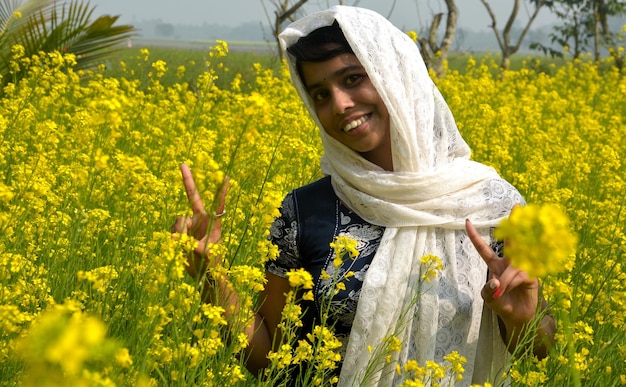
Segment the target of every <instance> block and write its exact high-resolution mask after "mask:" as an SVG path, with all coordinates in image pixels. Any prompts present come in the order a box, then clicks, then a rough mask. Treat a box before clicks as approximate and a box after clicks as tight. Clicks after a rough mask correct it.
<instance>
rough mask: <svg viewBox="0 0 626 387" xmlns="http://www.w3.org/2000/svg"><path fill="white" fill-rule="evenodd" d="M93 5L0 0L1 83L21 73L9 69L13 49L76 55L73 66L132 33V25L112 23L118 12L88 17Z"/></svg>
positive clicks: (96, 58)
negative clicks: (95, 17) (22, 48)
mask: <svg viewBox="0 0 626 387" xmlns="http://www.w3.org/2000/svg"><path fill="white" fill-rule="evenodd" d="M94 9H95V7H90V6H89V3H88V2H83V1H71V2H66V1H55V0H26V1H21V0H0V76H2V79H0V86H3V85H6V84H7V83H8V82H9V81H11V80H13V81H16V80H18V79H20V78H21V77H22V76H23V75H24V74H23V72H20V73H11V65H10V62H11V58H12V49H13V47H14V46H15V45H21V46H22V47H24V55H25V56H26V57H30V56H32V55H34V54H37V53H39V52H41V51H43V52H53V51H60V52H63V53H71V54H75V55H76V62H77V64H76V68H79V69H80V68H88V67H91V66H94V65H95V64H97V63H99V62H100V61H101V60H102V59H103V58H105V57H107V56H108V55H110V54H111V52H112V51H113V49H114V47H115V46H116V45H117V44H118V43H120V42H123V41H125V40H127V39H128V38H130V37H131V36H133V35H134V33H135V29H134V28H133V27H132V26H128V25H120V26H114V24H115V22H116V21H117V19H118V18H119V16H108V15H104V16H100V17H98V18H97V19H95V20H94V21H90V20H91V17H92V15H93V11H94Z"/></svg>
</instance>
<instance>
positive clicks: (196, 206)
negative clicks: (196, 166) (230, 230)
mask: <svg viewBox="0 0 626 387" xmlns="http://www.w3.org/2000/svg"><path fill="white" fill-rule="evenodd" d="M180 171H181V173H182V176H183V184H184V186H185V192H186V193H187V199H188V200H189V204H190V206H191V210H192V216H191V218H190V217H188V216H181V217H178V218H177V219H176V221H175V222H174V224H173V225H172V227H171V232H172V234H188V235H189V236H192V237H193V238H194V239H195V240H197V241H198V246H197V247H196V248H195V249H194V254H193V256H190V257H189V262H188V265H187V267H186V268H187V272H188V273H189V275H191V276H192V277H196V276H198V274H203V273H204V272H205V271H206V270H207V269H208V268H209V267H212V266H214V265H215V261H214V259H215V257H210V254H209V253H210V251H209V250H208V249H209V246H210V245H211V244H216V243H219V242H220V240H221V238H222V220H221V219H220V217H221V216H222V215H224V211H225V209H224V207H225V201H226V193H227V192H228V186H229V178H228V177H226V178H225V179H224V183H223V184H222V186H221V187H220V189H221V192H219V198H218V200H217V206H216V208H215V210H214V212H212V213H211V214H208V213H207V212H206V210H205V208H204V204H203V203H202V198H201V197H200V193H199V192H198V189H197V187H196V183H195V181H194V180H193V175H192V174H191V170H190V169H189V166H188V165H187V164H182V165H181V166H180ZM207 231H208V232H207ZM173 237H176V235H173Z"/></svg>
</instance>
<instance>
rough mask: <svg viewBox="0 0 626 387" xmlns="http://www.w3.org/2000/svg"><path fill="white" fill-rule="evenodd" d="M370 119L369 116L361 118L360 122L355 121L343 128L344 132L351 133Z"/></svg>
mask: <svg viewBox="0 0 626 387" xmlns="http://www.w3.org/2000/svg"><path fill="white" fill-rule="evenodd" d="M368 119H369V116H363V117H361V118H359V119H358V120H354V121H352V122H350V123H349V124H348V125H346V126H344V127H343V131H344V132H349V131H351V130H352V129H354V128H356V127H357V126H359V125H361V124H362V123H364V122H365V121H367V120H368Z"/></svg>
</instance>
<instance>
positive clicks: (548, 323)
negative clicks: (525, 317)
mask: <svg viewBox="0 0 626 387" xmlns="http://www.w3.org/2000/svg"><path fill="white" fill-rule="evenodd" d="M538 314H539V317H536V318H535V319H534V320H532V321H530V322H524V323H519V322H513V321H505V320H503V319H502V318H498V320H499V322H500V324H501V333H502V338H503V340H504V342H505V343H506V344H507V348H508V350H509V352H510V353H514V354H524V353H526V352H527V348H528V347H529V346H532V350H533V354H534V355H535V356H537V357H538V358H540V359H542V358H544V357H546V356H547V355H548V352H549V350H550V348H551V347H552V346H553V345H554V334H555V332H556V323H555V321H554V318H553V317H552V316H551V315H550V313H549V310H548V309H547V303H546V301H545V300H543V301H542V308H541V311H539V312H538ZM539 318H540V321H537V319H539ZM529 335H532V337H530V336H529ZM522 346H524V347H526V348H520V347H522Z"/></svg>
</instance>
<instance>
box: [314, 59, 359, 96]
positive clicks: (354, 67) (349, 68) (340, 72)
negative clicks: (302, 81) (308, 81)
mask: <svg viewBox="0 0 626 387" xmlns="http://www.w3.org/2000/svg"><path fill="white" fill-rule="evenodd" d="M356 70H363V66H361V65H350V66H346V67H342V68H340V69H339V70H337V71H335V72H334V73H333V74H331V77H333V78H337V77H340V76H342V75H343V74H345V73H349V72H351V71H356ZM324 79H325V78H324ZM320 86H321V82H318V83H314V84H312V85H304V87H305V88H306V91H307V92H309V93H310V92H311V90H313V89H315V88H317V87H320Z"/></svg>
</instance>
